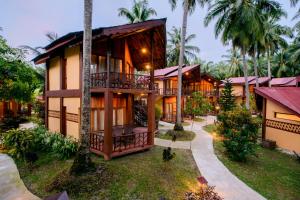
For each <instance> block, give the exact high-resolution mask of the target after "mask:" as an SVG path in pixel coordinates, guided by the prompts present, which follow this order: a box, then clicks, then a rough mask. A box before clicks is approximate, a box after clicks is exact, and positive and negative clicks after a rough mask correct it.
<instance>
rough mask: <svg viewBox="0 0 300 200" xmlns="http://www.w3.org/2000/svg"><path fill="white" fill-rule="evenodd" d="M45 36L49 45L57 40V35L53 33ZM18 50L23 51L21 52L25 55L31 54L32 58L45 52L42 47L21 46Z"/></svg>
mask: <svg viewBox="0 0 300 200" xmlns="http://www.w3.org/2000/svg"><path fill="white" fill-rule="evenodd" d="M45 36H46V37H47V39H48V41H49V43H52V42H54V41H55V40H57V39H58V34H57V33H55V32H51V31H49V32H47V33H46V34H45ZM20 48H21V49H22V50H23V52H24V53H25V54H28V53H31V54H33V55H34V56H38V55H41V54H42V53H44V51H45V48H44V47H41V46H38V47H31V46H29V45H21V46H20Z"/></svg>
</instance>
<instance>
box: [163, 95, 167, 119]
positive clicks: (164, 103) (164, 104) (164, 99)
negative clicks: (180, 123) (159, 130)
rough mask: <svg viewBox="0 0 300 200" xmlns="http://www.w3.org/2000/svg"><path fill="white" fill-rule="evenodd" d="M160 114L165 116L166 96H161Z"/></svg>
mask: <svg viewBox="0 0 300 200" xmlns="http://www.w3.org/2000/svg"><path fill="white" fill-rule="evenodd" d="M162 116H163V118H165V117H166V98H165V97H163V98H162Z"/></svg>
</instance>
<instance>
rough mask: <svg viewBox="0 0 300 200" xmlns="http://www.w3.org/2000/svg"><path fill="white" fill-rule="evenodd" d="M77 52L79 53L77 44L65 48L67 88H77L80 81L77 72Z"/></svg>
mask: <svg viewBox="0 0 300 200" xmlns="http://www.w3.org/2000/svg"><path fill="white" fill-rule="evenodd" d="M79 54H80V47H79V45H78V46H75V47H71V48H67V49H65V59H66V75H67V81H66V83H67V89H79V82H80V81H79V73H80V63H79V60H80V59H79V56H80V55H79Z"/></svg>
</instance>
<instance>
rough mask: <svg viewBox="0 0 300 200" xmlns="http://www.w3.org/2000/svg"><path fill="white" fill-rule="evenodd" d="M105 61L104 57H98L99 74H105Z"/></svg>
mask: <svg viewBox="0 0 300 200" xmlns="http://www.w3.org/2000/svg"><path fill="white" fill-rule="evenodd" d="M105 61H106V59H105V57H104V56H99V72H100V73H101V72H106V63H105Z"/></svg>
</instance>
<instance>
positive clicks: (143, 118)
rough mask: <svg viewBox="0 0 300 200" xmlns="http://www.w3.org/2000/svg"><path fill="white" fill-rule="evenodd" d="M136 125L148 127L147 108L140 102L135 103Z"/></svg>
mask: <svg viewBox="0 0 300 200" xmlns="http://www.w3.org/2000/svg"><path fill="white" fill-rule="evenodd" d="M133 110H134V123H135V124H136V125H138V126H144V127H146V126H147V121H148V117H147V106H146V105H143V104H141V103H140V102H139V101H135V102H134V108H133Z"/></svg>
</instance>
